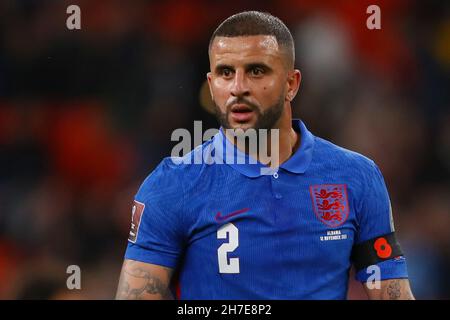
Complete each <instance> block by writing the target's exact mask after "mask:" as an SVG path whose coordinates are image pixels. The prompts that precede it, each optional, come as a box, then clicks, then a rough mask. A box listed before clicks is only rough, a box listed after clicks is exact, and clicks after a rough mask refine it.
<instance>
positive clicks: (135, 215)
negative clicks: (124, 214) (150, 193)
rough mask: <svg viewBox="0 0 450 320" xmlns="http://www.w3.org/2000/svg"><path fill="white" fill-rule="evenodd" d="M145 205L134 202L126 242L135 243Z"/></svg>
mask: <svg viewBox="0 0 450 320" xmlns="http://www.w3.org/2000/svg"><path fill="white" fill-rule="evenodd" d="M144 208H145V204H143V203H141V202H138V201H136V200H134V202H133V209H132V211H131V229H130V235H129V236H128V240H129V241H131V242H133V243H135V242H136V239H137V235H138V232H139V225H140V224H141V218H142V213H143V212H144Z"/></svg>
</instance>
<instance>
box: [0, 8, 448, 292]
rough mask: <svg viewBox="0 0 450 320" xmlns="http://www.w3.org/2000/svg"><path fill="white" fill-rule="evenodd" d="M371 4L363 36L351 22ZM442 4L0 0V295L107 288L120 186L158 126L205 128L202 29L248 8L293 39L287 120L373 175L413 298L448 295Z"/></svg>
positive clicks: (116, 247) (125, 217)
mask: <svg viewBox="0 0 450 320" xmlns="http://www.w3.org/2000/svg"><path fill="white" fill-rule="evenodd" d="M70 4H77V5H79V6H80V8H81V27H82V29H81V30H79V31H69V30H68V29H67V28H66V19H67V17H68V14H66V8H67V7H68V6H69V5H70ZM371 4H377V5H379V6H380V8H381V27H382V29H381V30H373V31H371V30H368V29H367V28H366V19H367V17H368V14H366V8H367V7H368V6H369V5H371ZM448 4H449V2H448V1H403V0H392V1H387V0H386V1H377V0H373V1H366V0H361V1H346V0H339V1H338V0H336V1H314V0H305V1H299V0H279V1H253V2H251V1H250V2H249V1H218V0H216V1H207V0H197V1H194V0H193V1H164V2H159V1H141V0H135V1H121V0H95V1H92V0H72V1H56V0H55V1H49V0H40V1H34V0H10V1H8V0H0V298H2V299H29V298H39V299H72V298H82V299H109V298H113V297H114V294H115V290H116V285H117V280H118V276H119V271H120V267H121V263H122V258H123V254H124V250H125V247H126V239H127V235H128V228H129V225H130V219H131V202H132V199H133V196H134V193H135V192H136V191H137V188H138V186H139V185H140V183H141V182H142V180H143V179H144V178H145V176H146V175H148V174H149V173H150V172H151V171H152V169H153V168H154V167H155V166H156V165H157V163H158V162H159V161H160V160H161V158H162V157H163V156H167V155H169V154H170V151H171V148H172V147H173V146H174V145H175V144H176V143H175V142H171V141H170V136H171V132H172V131H173V130H174V129H176V128H187V129H190V130H192V129H193V121H194V120H202V121H203V127H204V129H206V128H210V127H217V123H216V122H215V119H214V117H213V116H212V115H211V114H210V112H209V111H208V110H210V107H211V105H210V101H209V100H208V98H209V97H208V92H207V90H204V89H205V88H204V81H205V74H206V72H207V71H208V69H209V63H208V55H207V45H208V41H209V37H210V35H211V34H212V32H213V30H214V29H215V27H216V26H217V25H218V23H219V22H221V21H222V20H223V19H224V18H226V17H227V16H229V15H231V14H233V13H236V12H239V11H242V10H249V9H254V10H263V11H269V12H271V13H272V14H274V15H277V16H279V17H280V18H281V19H282V20H284V21H285V22H286V23H287V25H288V26H289V28H290V29H291V30H292V32H293V33H294V38H295V41H296V46H297V67H298V68H299V69H300V70H301V71H302V74H303V82H302V86H301V89H300V92H299V94H298V96H297V98H296V100H295V103H294V115H295V116H296V117H300V118H302V119H303V120H304V121H305V122H306V124H307V125H308V126H309V128H310V129H311V130H312V131H313V132H314V133H315V134H316V135H319V136H322V137H325V138H327V139H330V140H331V141H333V142H335V143H337V144H340V145H343V146H345V147H347V148H350V149H353V150H356V151H358V152H361V153H363V154H365V155H367V156H368V157H370V158H372V159H374V160H375V161H376V163H377V164H378V165H379V166H380V168H381V169H382V171H383V173H384V176H385V180H386V182H387V185H388V188H389V191H390V194H391V199H392V204H393V209H394V218H395V221H396V229H397V231H398V233H399V235H400V240H401V243H402V246H403V249H404V252H405V254H406V257H407V259H408V267H409V273H410V280H411V284H412V288H413V292H414V294H415V295H416V297H417V298H420V299H442V298H447V299H448V298H450V281H449V277H450V274H449V270H450V186H449V181H450V176H449V173H450V108H449V106H450V97H449V89H450V87H449V69H450V19H449V14H450V10H449V5H448ZM72 264H75V265H79V266H80V268H81V272H82V282H81V284H82V290H80V291H77V290H74V291H69V290H68V289H67V288H66V278H67V276H68V275H67V274H66V268H67V266H68V265H72ZM364 297H365V295H364V293H363V291H362V289H361V286H360V285H359V284H358V283H356V282H355V281H353V280H352V281H350V293H349V298H351V299H364Z"/></svg>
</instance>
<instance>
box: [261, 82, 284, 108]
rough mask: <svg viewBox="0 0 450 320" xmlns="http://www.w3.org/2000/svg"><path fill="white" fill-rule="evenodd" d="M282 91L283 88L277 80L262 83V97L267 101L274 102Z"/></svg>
mask: <svg viewBox="0 0 450 320" xmlns="http://www.w3.org/2000/svg"><path fill="white" fill-rule="evenodd" d="M282 93H283V88H282V87H281V86H280V83H279V82H277V81H275V80H270V81H268V82H265V83H264V84H262V86H261V90H260V98H261V99H262V100H264V101H265V102H266V103H273V102H275V101H277V100H278V99H279V97H280V95H281V94H282Z"/></svg>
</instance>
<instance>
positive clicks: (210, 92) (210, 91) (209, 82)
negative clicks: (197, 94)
mask: <svg viewBox="0 0 450 320" xmlns="http://www.w3.org/2000/svg"><path fill="white" fill-rule="evenodd" d="M211 77H212V73H211V72H208V73H207V74H206V79H208V86H209V94H210V95H211V99H213V100H214V95H213V92H212V87H211V81H212V80H211Z"/></svg>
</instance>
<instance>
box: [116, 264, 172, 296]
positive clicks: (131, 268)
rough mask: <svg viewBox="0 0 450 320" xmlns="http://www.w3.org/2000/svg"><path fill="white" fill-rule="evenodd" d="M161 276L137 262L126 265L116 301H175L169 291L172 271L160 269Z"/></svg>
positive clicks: (164, 268)
mask: <svg viewBox="0 0 450 320" xmlns="http://www.w3.org/2000/svg"><path fill="white" fill-rule="evenodd" d="M158 268H159V270H161V271H162V275H161V272H158V273H159V274H155V273H154V272H151V270H148V269H146V268H145V267H142V264H140V263H137V262H136V261H127V262H125V264H124V267H123V270H122V274H121V276H120V280H119V287H118V289H117V295H116V299H173V296H172V293H171V292H170V289H169V282H170V276H171V273H172V270H171V269H170V268H166V267H158Z"/></svg>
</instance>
